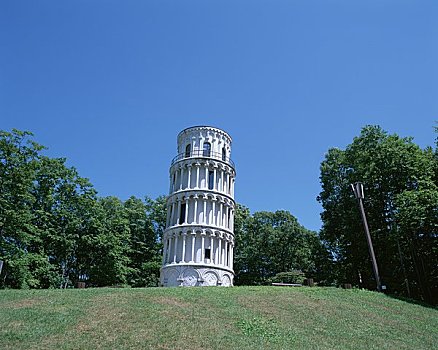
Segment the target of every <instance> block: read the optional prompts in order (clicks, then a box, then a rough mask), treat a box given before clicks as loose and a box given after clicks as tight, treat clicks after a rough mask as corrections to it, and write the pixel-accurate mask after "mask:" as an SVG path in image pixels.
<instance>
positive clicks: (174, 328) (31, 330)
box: [0, 287, 438, 350]
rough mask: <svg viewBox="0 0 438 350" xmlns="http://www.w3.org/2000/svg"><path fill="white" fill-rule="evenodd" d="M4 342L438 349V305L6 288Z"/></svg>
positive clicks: (249, 290)
mask: <svg viewBox="0 0 438 350" xmlns="http://www.w3.org/2000/svg"><path fill="white" fill-rule="evenodd" d="M0 344H1V345H0V348H2V349H135V348H141V349H195V350H196V349H438V311H437V309H434V308H430V307H425V306H420V305H416V304H412V303H408V302H406V301H401V300H398V299H393V298H391V297H388V296H385V295H382V294H378V293H374V292H369V291H361V290H342V289H336V288H306V287H301V288H286V287H233V288H220V287H208V288H206V287H204V288H148V289H110V288H102V289H72V290H28V291H24V290H20V291H17V290H2V291H0Z"/></svg>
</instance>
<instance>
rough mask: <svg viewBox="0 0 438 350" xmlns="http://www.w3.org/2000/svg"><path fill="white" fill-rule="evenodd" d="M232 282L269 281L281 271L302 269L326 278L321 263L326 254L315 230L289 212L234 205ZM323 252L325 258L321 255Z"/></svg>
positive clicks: (324, 261)
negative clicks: (262, 210) (233, 273)
mask: <svg viewBox="0 0 438 350" xmlns="http://www.w3.org/2000/svg"><path fill="white" fill-rule="evenodd" d="M235 236H236V250H235V260H234V270H235V273H236V278H235V282H236V284H240V285H251V284H265V283H270V281H271V278H272V277H273V276H275V275H276V274H278V273H281V272H291V271H294V270H300V271H303V272H304V273H305V274H306V275H308V276H309V277H315V278H316V279H318V280H320V281H322V282H325V280H326V279H325V278H322V276H321V271H324V267H323V266H322V265H324V264H328V263H329V255H328V254H327V251H326V250H325V249H324V247H323V246H322V244H321V242H320V240H319V238H318V236H317V234H316V233H315V232H312V231H309V230H307V229H305V228H304V227H303V226H301V225H300V224H299V223H298V221H297V219H296V218H295V217H294V216H292V215H291V214H290V213H289V212H287V211H283V210H279V211H276V212H274V213H272V212H256V213H254V215H250V212H249V209H248V208H246V207H244V206H241V205H237V208H236V218H235ZM324 256H325V258H324Z"/></svg>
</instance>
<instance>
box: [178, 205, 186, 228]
mask: <svg viewBox="0 0 438 350" xmlns="http://www.w3.org/2000/svg"><path fill="white" fill-rule="evenodd" d="M185 222H186V203H182V204H181V213H180V215H179V223H180V224H183V223H185Z"/></svg>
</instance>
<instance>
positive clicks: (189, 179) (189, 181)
mask: <svg viewBox="0 0 438 350" xmlns="http://www.w3.org/2000/svg"><path fill="white" fill-rule="evenodd" d="M187 168H188V169H189V170H188V175H187V186H186V188H191V179H192V166H191V165H190V164H189V165H188V166H187Z"/></svg>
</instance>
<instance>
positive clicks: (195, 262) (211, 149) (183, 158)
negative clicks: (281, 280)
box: [160, 126, 236, 287]
mask: <svg viewBox="0 0 438 350" xmlns="http://www.w3.org/2000/svg"><path fill="white" fill-rule="evenodd" d="M230 153H231V137H230V135H228V134H227V133H226V132H225V131H223V130H221V129H218V128H214V127H210V126H193V127H190V128H187V129H184V130H183V131H181V132H180V133H179V134H178V154H177V156H176V157H175V158H174V159H173V160H172V163H171V165H170V191H169V196H168V198H167V223H166V229H165V230H164V234H163V245H164V248H163V266H162V268H161V276H160V281H161V285H162V286H165V287H174V286H231V285H233V278H234V272H233V251H234V233H233V226H234V209H235V202H234V179H235V176H236V172H235V169H234V163H233V162H232V161H231V158H230Z"/></svg>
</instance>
